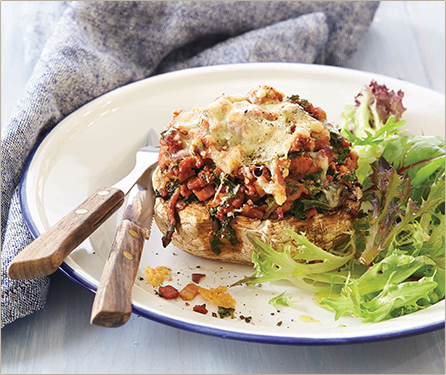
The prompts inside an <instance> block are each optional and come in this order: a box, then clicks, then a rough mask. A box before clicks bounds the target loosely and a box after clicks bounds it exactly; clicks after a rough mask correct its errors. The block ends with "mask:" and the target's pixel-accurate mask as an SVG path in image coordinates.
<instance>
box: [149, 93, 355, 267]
mask: <svg viewBox="0 0 446 375" xmlns="http://www.w3.org/2000/svg"><path fill="white" fill-rule="evenodd" d="M160 145H161V148H160V154H159V166H158V167H157V169H156V171H155V173H154V176H153V187H154V189H155V193H156V203H155V211H154V218H155V222H156V223H157V225H158V227H159V228H160V230H161V231H162V232H163V233H164V236H163V245H164V246H167V245H168V244H169V243H170V242H172V243H173V244H174V245H175V246H176V247H178V248H179V249H181V250H183V251H186V252H188V253H190V254H193V255H196V256H200V257H205V258H209V259H218V260H223V261H228V262H235V263H245V264H250V263H251V258H252V246H251V243H250V242H249V241H248V239H247V236H246V233H248V232H250V233H253V234H255V235H256V236H258V237H259V238H261V239H262V240H263V241H265V242H267V243H276V244H280V243H284V242H287V241H289V238H288V237H287V235H286V233H285V231H284V230H283V228H289V229H291V230H293V231H295V232H297V233H300V232H304V233H305V234H306V236H307V237H308V238H309V240H310V241H312V242H313V243H315V244H316V245H318V246H320V247H322V248H323V249H325V250H328V249H330V248H331V247H332V246H333V245H335V244H336V243H337V242H339V241H340V240H342V239H343V238H345V237H346V232H348V231H349V230H350V229H352V226H353V220H354V218H355V214H356V212H357V210H358V209H359V205H360V198H361V185H360V184H359V183H358V181H357V178H356V175H355V169H356V168H357V158H358V157H357V155H356V154H355V153H354V152H352V151H351V150H350V144H349V143H348V142H347V140H346V139H345V138H343V137H342V136H341V134H340V133H339V131H338V130H337V128H336V127H335V126H334V125H332V124H330V123H329V122H327V119H326V114H325V112H324V111H323V110H322V109H321V108H319V107H314V106H313V105H312V104H311V103H310V102H308V101H307V100H303V99H301V98H300V97H299V96H298V95H292V96H289V97H288V96H286V95H284V94H283V93H281V92H279V91H277V90H276V89H274V88H272V87H269V86H261V87H258V88H257V89H254V90H251V91H250V92H249V93H248V94H247V95H245V96H228V95H225V94H222V95H221V96H220V97H218V98H217V99H216V100H215V101H214V102H213V103H211V104H210V105H208V106H206V107H203V108H198V107H197V108H194V109H193V110H192V111H176V112H174V118H173V120H172V122H171V123H170V125H169V126H168V127H167V128H166V129H165V130H164V131H163V132H162V133H161V139H160Z"/></svg>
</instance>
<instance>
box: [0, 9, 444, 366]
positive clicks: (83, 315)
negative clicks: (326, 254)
mask: <svg viewBox="0 0 446 375" xmlns="http://www.w3.org/2000/svg"><path fill="white" fill-rule="evenodd" d="M1 6H2V14H1V17H2V114H1V119H2V125H4V123H5V120H6V119H7V118H8V117H9V116H10V114H11V111H12V110H13V108H14V106H15V104H16V103H17V100H18V99H19V98H20V96H21V95H22V93H23V87H24V84H25V83H26V80H27V79H28V77H29V74H30V72H29V71H26V69H25V67H24V65H23V62H22V61H23V49H22V48H23V44H22V42H21V41H20V36H21V33H20V29H19V27H18V18H19V17H20V13H21V6H22V4H20V2H2V3H1ZM349 67H350V68H354V69H358V70H364V71H370V72H376V73H380V74H384V75H388V76H391V77H397V78H400V79H403V80H407V81H410V82H413V83H416V84H419V85H422V86H425V87H429V88H431V89H434V90H436V91H439V92H442V93H444V91H445V3H444V2H443V1H439V2H410V1H403V2H383V3H381V5H380V7H379V9H378V11H377V14H376V16H375V20H374V22H373V24H372V26H371V28H370V30H369V31H368V33H367V35H366V36H365V39H364V42H363V43H362V45H361V47H360V48H359V50H358V51H357V53H356V55H355V56H354V58H353V60H352V61H351V63H350V64H349ZM93 297H94V296H93V294H91V293H90V292H88V291H87V290H85V289H83V288H82V287H80V286H78V285H77V284H75V283H73V282H71V281H70V280H68V279H67V278H66V277H65V276H64V275H62V274H61V273H60V272H57V273H56V274H54V275H53V276H52V280H51V288H50V292H49V296H48V302H47V305H46V307H45V308H44V309H42V310H41V311H38V312H36V313H34V314H32V315H30V316H28V317H26V318H23V319H20V320H18V321H16V322H14V323H13V324H10V325H8V326H6V327H5V328H3V329H2V346H1V349H2V367H1V370H2V373H4V374H6V373H47V374H48V373H58V374H64V373H125V374H128V373H210V374H211V373H212V374H213V373H225V374H226V373H240V374H241V373H276V374H278V373H313V374H314V373H344V374H348V373H417V374H421V373H423V374H424V373H430V374H437V373H445V361H444V356H445V337H444V334H445V332H444V330H439V331H436V332H431V333H427V334H422V335H418V336H413V337H408V338H402V339H396V340H390V341H387V342H386V341H384V342H376V343H364V344H349V345H338V346H281V345H271V344H257V343H247V342H241V341H234V340H228V339H222V338H217V337H211V336H205V335H201V334H197V333H191V332H187V331H182V330H179V329H176V328H172V327H168V326H165V325H162V324H159V323H156V322H153V321H150V320H147V319H144V318H141V317H138V316H135V315H133V316H132V317H131V318H130V321H129V322H128V323H127V324H126V325H125V326H123V327H121V328H116V329H104V328H99V327H95V326H91V325H90V324H89V318H90V312H91V305H92V303H93Z"/></svg>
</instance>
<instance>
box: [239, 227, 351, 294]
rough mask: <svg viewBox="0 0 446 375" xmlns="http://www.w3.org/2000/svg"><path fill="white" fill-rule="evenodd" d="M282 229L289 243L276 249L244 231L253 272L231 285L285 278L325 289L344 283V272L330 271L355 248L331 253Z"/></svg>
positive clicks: (336, 267) (316, 288) (347, 258)
mask: <svg viewBox="0 0 446 375" xmlns="http://www.w3.org/2000/svg"><path fill="white" fill-rule="evenodd" d="M285 231H286V232H287V234H288V235H289V236H290V242H288V243H286V244H285V245H284V246H283V247H281V248H278V249H277V250H275V249H274V248H273V247H272V246H271V245H268V244H265V243H264V242H262V241H261V240H259V239H258V238H257V237H255V236H253V235H252V234H250V233H247V237H248V239H249V240H250V241H251V243H252V244H253V254H252V262H253V263H254V268H255V272H254V273H253V274H252V275H251V276H248V277H245V278H243V279H242V280H240V281H238V282H236V283H235V284H234V285H240V284H244V283H246V284H248V285H250V284H259V283H263V282H270V281H278V280H288V281H290V282H292V283H293V284H295V285H298V286H300V287H302V288H305V289H310V290H322V289H323V290H326V289H330V286H331V284H332V283H338V284H341V283H342V284H343V283H344V282H345V277H344V276H343V275H330V274H329V271H332V270H335V269H338V268H339V267H341V266H342V265H344V264H345V263H347V262H348V261H349V260H350V259H352V258H353V255H354V249H349V250H348V251H347V252H346V253H345V254H342V255H334V254H331V253H329V252H327V251H325V250H323V249H321V248H320V247H318V246H316V245H315V244H313V243H312V242H310V241H309V240H308V238H307V237H305V236H304V235H302V234H297V233H294V232H293V231H291V230H289V229H286V228H285ZM318 283H319V284H321V285H318Z"/></svg>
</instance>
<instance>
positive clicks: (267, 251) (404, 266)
mask: <svg viewBox="0 0 446 375" xmlns="http://www.w3.org/2000/svg"><path fill="white" fill-rule="evenodd" d="M403 97H404V94H403V93H402V92H401V91H398V92H397V93H395V92H394V91H392V90H389V89H388V88H387V87H386V86H384V85H378V84H377V83H376V82H375V81H372V82H371V83H370V85H368V86H366V87H364V88H363V89H362V91H361V92H360V94H359V95H358V96H357V97H356V103H355V105H354V106H346V108H345V109H344V111H343V112H342V118H343V121H342V123H341V133H342V134H343V135H344V136H345V137H346V138H347V139H348V141H349V142H350V143H351V144H352V149H353V151H355V152H356V153H357V154H358V156H359V159H358V169H357V171H356V173H357V175H358V179H359V180H360V182H361V183H362V185H363V199H362V200H363V201H362V206H361V212H360V213H359V214H358V215H357V219H356V220H355V225H354V230H352V231H351V233H349V235H348V237H347V239H346V240H345V241H344V242H343V243H341V244H337V245H336V246H335V247H333V248H332V249H331V250H330V251H324V250H323V249H321V248H319V247H318V246H316V245H314V244H313V243H311V242H310V241H309V240H308V239H307V238H306V237H305V234H304V233H299V234H298V233H294V232H292V231H290V230H288V229H285V230H286V231H287V233H288V234H289V236H290V241H289V242H288V243H286V244H284V245H283V246H275V247H273V246H272V245H268V244H265V243H263V242H262V241H260V240H259V239H258V238H256V237H254V236H252V235H251V234H248V238H249V239H250V241H251V243H252V244H253V249H254V252H253V258H252V261H253V263H254V267H255V272H254V273H253V275H251V276H247V277H245V278H244V279H242V280H240V281H238V282H237V283H236V284H234V285H239V284H244V283H246V284H257V283H262V282H270V281H276V280H288V281H290V282H291V283H293V284H295V285H297V286H299V287H301V288H304V289H307V290H310V291H313V292H318V293H320V295H322V293H323V294H324V295H327V297H323V298H321V299H320V302H319V303H320V305H321V306H322V307H325V308H327V309H329V310H332V311H333V312H334V314H335V319H339V317H340V316H342V315H343V314H350V315H352V316H355V317H357V318H360V319H362V320H363V322H378V321H381V320H385V319H389V318H393V317H397V316H401V315H405V314H408V313H412V312H414V311H418V310H421V309H424V308H426V307H428V306H431V305H433V304H435V303H437V302H438V301H440V300H442V299H444V297H445V262H444V260H445V215H444V214H445V139H444V137H434V136H429V137H425V136H402V135H401V133H402V131H401V130H400V129H401V127H402V126H403V125H404V124H405V120H402V119H401V115H402V113H403V112H404V111H405V108H404V107H403V104H402V99H403ZM287 301H288V302H287ZM270 303H271V304H273V305H275V306H277V304H278V303H282V304H284V305H286V304H287V303H289V299H285V297H284V293H283V294H281V295H279V296H278V297H276V299H273V300H272V302H270Z"/></svg>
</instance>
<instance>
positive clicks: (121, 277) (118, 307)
mask: <svg viewBox="0 0 446 375" xmlns="http://www.w3.org/2000/svg"><path fill="white" fill-rule="evenodd" d="M147 231H148V230H147V229H146V228H143V227H141V226H139V225H137V224H135V223H134V222H132V221H130V220H123V221H122V222H121V225H120V226H119V228H118V230H117V231H116V235H115V239H114V241H113V245H112V248H111V250H110V253H109V256H108V259H107V261H106V263H105V267H104V270H103V271H102V276H101V280H100V281H99V286H98V290H97V292H96V296H95V299H94V302H93V308H92V312H91V320H90V323H91V324H94V325H98V326H102V327H119V326H122V325H123V324H125V323H126V322H127V321H128V320H129V318H130V315H131V313H132V288H133V283H134V282H135V278H136V273H137V271H138V267H139V262H140V260H141V253H142V249H143V247H144V241H145V239H146V238H147Z"/></svg>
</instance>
